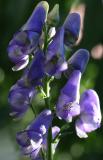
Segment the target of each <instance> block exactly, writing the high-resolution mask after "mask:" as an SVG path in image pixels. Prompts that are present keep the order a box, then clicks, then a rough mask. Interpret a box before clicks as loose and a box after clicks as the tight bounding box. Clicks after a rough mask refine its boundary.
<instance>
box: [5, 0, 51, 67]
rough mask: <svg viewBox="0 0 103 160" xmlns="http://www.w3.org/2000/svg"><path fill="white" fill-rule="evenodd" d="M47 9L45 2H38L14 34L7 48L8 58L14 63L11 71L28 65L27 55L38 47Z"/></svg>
mask: <svg viewBox="0 0 103 160" xmlns="http://www.w3.org/2000/svg"><path fill="white" fill-rule="evenodd" d="M48 9H49V6H48V3H47V2H46V1H42V2H40V3H39V4H38V5H37V6H36V8H35V10H34V11H33V13H32V15H31V16H30V18H29V20H28V21H27V22H26V23H25V25H23V27H22V28H21V29H20V30H19V31H18V32H17V33H16V34H14V37H13V39H12V40H11V41H10V43H9V46H8V55H9V58H10V59H11V61H12V62H14V63H15V66H14V67H13V70H20V69H23V68H24V67H26V65H27V64H28V62H29V56H28V55H29V54H30V53H32V52H33V51H35V49H36V48H37V46H38V43H39V38H40V35H41V33H42V29H43V26H44V24H45V21H46V19H47V13H48Z"/></svg>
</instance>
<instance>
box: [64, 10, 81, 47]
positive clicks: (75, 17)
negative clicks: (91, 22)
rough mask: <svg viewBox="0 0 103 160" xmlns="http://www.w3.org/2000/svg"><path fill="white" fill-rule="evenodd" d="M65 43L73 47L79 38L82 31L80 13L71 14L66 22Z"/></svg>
mask: <svg viewBox="0 0 103 160" xmlns="http://www.w3.org/2000/svg"><path fill="white" fill-rule="evenodd" d="M63 26H64V30H65V34H64V43H65V45H67V46H71V45H73V44H74V43H75V42H76V40H77V39H78V36H79V31H80V15H79V14H78V13H71V14H69V15H68V16H67V18H66V20H65V22H64V25H63Z"/></svg>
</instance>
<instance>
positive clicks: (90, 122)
mask: <svg viewBox="0 0 103 160" xmlns="http://www.w3.org/2000/svg"><path fill="white" fill-rule="evenodd" d="M100 124H101V111H100V102H99V97H98V95H97V93H96V92H95V91H94V90H92V89H89V90H86V91H85V92H84V93H83V94H82V96H81V99H80V116H79V119H78V120H77V121H76V125H75V127H76V132H77V135H78V136H79V137H80V138H87V137H88V135H87V134H88V133H90V132H92V131H94V130H96V129H97V128H99V127H100Z"/></svg>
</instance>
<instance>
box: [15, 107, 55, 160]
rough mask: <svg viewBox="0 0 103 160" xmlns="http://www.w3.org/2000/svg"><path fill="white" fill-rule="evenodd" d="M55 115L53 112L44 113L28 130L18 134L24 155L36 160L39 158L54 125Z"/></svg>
mask: <svg viewBox="0 0 103 160" xmlns="http://www.w3.org/2000/svg"><path fill="white" fill-rule="evenodd" d="M52 119H53V114H52V112H51V110H49V109H46V110H44V111H42V112H41V113H40V114H39V115H38V116H37V118H36V119H35V120H34V121H33V122H32V123H31V124H30V125H29V126H28V127H27V129H26V130H24V131H21V132H18V133H17V137H16V138H17V142H18V144H19V145H20V147H21V151H22V153H23V154H24V155H28V156H30V157H32V159H35V158H36V157H38V156H39V152H40V149H41V147H42V145H43V141H44V139H45V137H46V136H45V135H47V133H48V129H49V127H50V126H51V125H52Z"/></svg>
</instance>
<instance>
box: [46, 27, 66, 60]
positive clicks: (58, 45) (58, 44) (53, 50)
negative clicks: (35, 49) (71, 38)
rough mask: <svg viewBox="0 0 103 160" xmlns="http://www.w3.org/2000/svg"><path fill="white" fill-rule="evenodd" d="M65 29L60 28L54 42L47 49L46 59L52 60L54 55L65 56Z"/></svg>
mask: <svg viewBox="0 0 103 160" xmlns="http://www.w3.org/2000/svg"><path fill="white" fill-rule="evenodd" d="M63 42H64V29H63V27H62V28H59V29H58V31H57V32H56V34H55V36H54V38H53V40H52V42H51V43H50V44H49V46H48V49H47V55H46V60H47V61H50V60H51V59H52V58H53V57H55V56H56V57H59V56H62V57H63V58H64V43H63Z"/></svg>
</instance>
